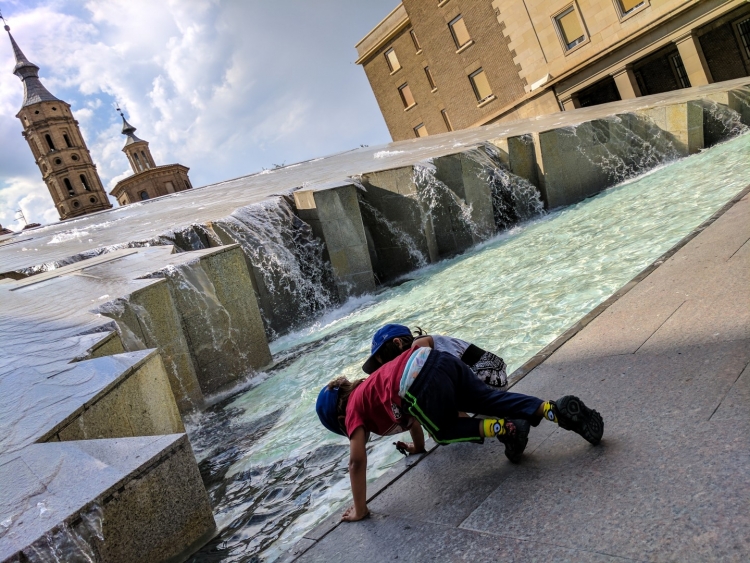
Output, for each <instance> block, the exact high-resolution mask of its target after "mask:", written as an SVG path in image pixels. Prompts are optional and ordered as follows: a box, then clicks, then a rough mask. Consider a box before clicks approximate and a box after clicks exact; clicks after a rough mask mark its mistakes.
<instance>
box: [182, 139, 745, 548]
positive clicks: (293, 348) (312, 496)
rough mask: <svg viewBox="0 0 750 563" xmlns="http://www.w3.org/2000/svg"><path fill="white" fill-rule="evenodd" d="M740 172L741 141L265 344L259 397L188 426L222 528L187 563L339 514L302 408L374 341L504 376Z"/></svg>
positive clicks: (308, 414)
mask: <svg viewBox="0 0 750 563" xmlns="http://www.w3.org/2000/svg"><path fill="white" fill-rule="evenodd" d="M749 162H750V135H748V134H745V135H743V136H741V137H738V138H736V139H734V140H732V141H729V142H727V143H724V144H722V145H718V146H716V147H713V148H711V149H709V150H706V151H703V152H702V153H700V154H698V155H695V156H692V157H689V158H686V159H682V160H679V161H677V162H673V163H671V164H669V165H666V166H661V167H659V168H657V169H655V170H652V171H650V172H648V173H646V174H644V175H641V176H639V177H637V178H634V179H631V180H629V181H626V182H624V183H622V184H620V185H618V186H616V187H614V188H611V189H609V190H607V191H605V192H603V193H601V194H600V195H598V196H596V197H594V198H591V199H588V200H586V201H584V202H582V203H580V204H578V205H575V206H572V207H569V208H565V209H561V210H555V211H552V212H551V213H548V214H546V215H539V216H537V217H535V218H532V219H530V220H527V221H526V222H524V223H522V224H520V225H517V226H515V227H513V228H511V230H509V231H506V232H504V233H502V234H500V235H498V236H496V237H495V238H493V239H492V240H490V241H488V242H486V243H484V244H482V245H480V246H478V247H475V248H473V249H471V250H470V251H468V252H466V253H464V254H462V255H460V256H458V257H455V258H453V259H450V260H446V261H443V262H440V263H438V264H433V265H430V266H425V267H423V268H421V269H420V270H418V271H416V272H413V273H411V274H410V275H409V276H408V279H406V280H402V281H403V283H400V284H399V285H397V286H394V287H390V288H388V289H385V290H383V291H381V292H379V293H377V294H375V295H368V296H365V297H362V298H359V299H356V300H351V301H349V302H348V303H347V304H345V305H344V306H343V307H341V308H339V309H336V310H334V311H330V312H328V313H327V314H326V315H325V316H323V317H321V318H319V319H318V320H317V321H316V322H315V323H314V324H312V325H310V326H308V327H306V328H304V329H302V330H298V331H296V332H293V333H291V334H288V335H286V336H283V337H282V338H280V339H278V340H276V341H275V342H274V343H273V344H272V352H273V354H274V358H275V360H276V365H275V367H274V368H273V369H271V370H269V371H268V373H267V374H265V375H264V379H263V380H262V381H261V382H260V383H258V382H257V381H256V383H255V384H254V385H253V386H252V387H251V388H249V389H246V390H244V391H241V392H238V393H236V394H235V395H233V396H231V397H229V398H226V399H224V400H223V401H221V402H219V403H217V404H216V405H215V406H214V407H213V408H211V409H209V410H207V411H206V412H204V413H203V414H201V415H200V416H199V417H197V418H196V419H194V420H193V421H192V423H191V424H190V428H189V434H190V438H191V442H192V444H193V448H194V450H195V454H196V456H197V458H198V461H199V462H200V468H201V472H202V475H203V478H204V482H205V483H206V486H207V489H208V491H209V495H210V497H211V502H212V504H213V506H214V513H215V517H216V520H217V523H218V525H219V528H220V534H219V535H218V537H217V538H216V539H215V540H214V541H212V542H211V543H210V544H208V545H207V546H206V547H204V548H203V549H202V550H201V551H200V552H199V553H197V554H196V555H195V556H194V557H193V558H192V559H191V561H193V562H196V563H198V562H213V561H222V562H249V561H273V560H275V559H277V558H278V557H279V556H280V555H281V554H282V553H283V552H284V551H285V550H286V549H289V547H291V545H293V544H294V543H295V542H296V541H297V540H298V539H299V538H300V537H301V536H302V534H303V533H304V532H305V531H307V530H309V529H311V528H312V527H313V526H314V525H315V524H316V523H318V522H320V521H321V520H322V519H324V518H325V517H326V516H328V515H329V514H331V513H332V512H333V511H335V510H337V509H339V508H340V507H341V505H342V503H344V502H347V501H348V499H349V483H348V476H347V470H346V463H347V459H348V458H347V453H348V444H347V442H346V440H345V439H344V438H341V437H338V436H334V435H333V434H331V433H330V432H328V431H326V430H325V429H324V428H323V427H322V426H321V425H320V424H319V423H318V420H317V418H316V416H315V413H314V403H315V398H316V396H317V393H318V390H319V389H320V387H321V386H322V385H323V384H324V383H326V382H327V381H328V380H329V379H331V378H333V377H334V376H338V375H346V376H348V377H350V378H355V377H360V376H362V375H363V374H362V372H361V371H360V366H361V364H362V363H363V361H364V360H365V359H366V357H367V355H368V350H369V341H370V337H371V335H372V334H373V332H374V331H375V330H376V329H377V328H378V327H380V326H381V325H383V324H384V323H387V322H401V323H404V324H407V325H409V326H411V327H414V326H415V325H419V326H421V327H423V328H425V329H426V330H428V331H429V332H431V333H435V334H450V335H455V336H458V337H460V338H463V339H465V340H469V341H471V342H475V343H477V344H478V345H480V346H482V347H484V348H487V349H489V350H492V351H495V352H497V353H499V354H500V355H502V356H503V357H504V358H505V360H506V361H507V363H508V364H509V373H510V371H512V370H513V369H515V368H517V367H518V366H520V365H521V364H522V363H523V362H524V361H525V360H526V359H528V358H529V357H531V356H532V355H534V353H536V352H537V351H538V350H540V349H541V348H543V347H544V346H545V345H546V344H548V343H549V342H551V341H552V340H553V339H554V338H556V337H557V336H558V335H559V334H561V333H562V332H563V331H564V330H565V329H566V328H567V327H569V326H570V325H571V324H573V323H574V322H576V321H577V320H578V319H579V318H580V317H582V316H583V315H584V314H586V313H587V312H588V311H590V310H591V309H592V308H593V307H595V306H596V305H597V304H598V303H600V302H602V301H603V300H604V299H606V298H607V297H609V296H610V295H611V294H612V293H613V292H614V291H616V290H617V289H618V288H620V287H621V286H623V285H624V284H625V283H626V282H627V281H629V280H630V279H631V278H633V277H634V276H635V275H636V274H637V273H638V272H639V271H641V270H642V269H643V268H644V267H645V266H647V265H648V264H650V263H651V262H653V261H654V260H655V259H656V258H657V257H659V256H660V255H661V254H663V253H664V252H665V251H667V250H668V249H669V248H670V247H672V246H673V245H674V244H675V243H677V242H678V241H679V240H680V239H682V238H683V237H684V236H686V235H687V234H688V233H690V232H691V231H692V230H693V229H694V228H695V227H697V226H698V225H699V224H700V223H701V222H702V221H704V220H705V219H706V218H708V217H709V216H711V215H712V214H713V213H714V212H715V211H716V210H718V209H719V208H720V207H721V206H722V205H724V204H725V203H726V202H727V201H728V200H729V199H731V198H732V197H733V196H734V195H736V194H737V193H738V192H739V191H741V190H742V189H743V188H744V187H745V186H746V185H747V184H748V182H749V181H750V174H748V171H749V169H750V167H748V163H749ZM392 442H393V438H392V437H391V438H389V439H383V440H374V441H372V442H371V443H370V445H369V451H368V456H369V463H368V477H369V478H370V479H375V478H376V477H377V476H379V475H381V474H382V473H383V472H385V471H386V470H387V469H388V468H389V467H390V466H391V465H392V464H393V463H394V462H395V461H396V460H398V459H399V457H400V454H398V453H397V452H396V451H395V449H394V448H393V446H392V445H391V443H392ZM478 447H480V446H478Z"/></svg>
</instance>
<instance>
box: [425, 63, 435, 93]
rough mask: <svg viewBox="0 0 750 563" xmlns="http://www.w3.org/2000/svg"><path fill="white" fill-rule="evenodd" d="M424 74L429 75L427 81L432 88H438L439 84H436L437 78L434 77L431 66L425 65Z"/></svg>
mask: <svg viewBox="0 0 750 563" xmlns="http://www.w3.org/2000/svg"><path fill="white" fill-rule="evenodd" d="M424 74H425V76H426V77H427V82H429V83H430V89H432V90H434V89H435V88H437V86H435V80H434V79H433V78H432V73H431V72H430V67H428V66H426V67H424Z"/></svg>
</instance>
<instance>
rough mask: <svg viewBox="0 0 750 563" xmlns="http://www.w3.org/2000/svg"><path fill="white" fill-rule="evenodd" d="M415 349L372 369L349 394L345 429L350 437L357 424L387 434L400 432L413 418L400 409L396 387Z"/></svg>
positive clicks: (409, 424) (408, 425) (407, 426)
mask: <svg viewBox="0 0 750 563" xmlns="http://www.w3.org/2000/svg"><path fill="white" fill-rule="evenodd" d="M415 350H417V348H412V349H409V350H407V351H406V352H403V353H402V354H401V355H400V356H399V357H397V358H396V359H394V360H391V361H390V362H388V363H387V364H385V365H383V366H382V367H380V368H379V369H378V370H376V371H374V372H373V373H372V374H371V375H370V376H369V377H368V378H367V379H365V380H364V381H363V382H362V383H360V384H359V386H358V387H357V388H356V389H355V390H354V391H352V394H351V395H349V402H348V404H347V405H346V433H347V434H348V435H349V437H350V438H351V436H352V434H353V433H354V431H355V430H356V429H357V428H359V427H360V426H364V427H365V430H367V431H368V432H374V433H375V434H380V435H381V436H389V435H391V434H400V433H401V432H404V431H405V430H408V429H409V427H410V426H411V425H412V423H413V422H414V419H413V418H412V417H411V416H410V415H409V414H408V413H407V412H405V411H402V410H401V397H399V396H398V390H399V386H400V385H401V376H402V375H403V373H404V368H405V367H406V362H407V361H408V360H409V356H411V354H412V353H413V352H414V351H415Z"/></svg>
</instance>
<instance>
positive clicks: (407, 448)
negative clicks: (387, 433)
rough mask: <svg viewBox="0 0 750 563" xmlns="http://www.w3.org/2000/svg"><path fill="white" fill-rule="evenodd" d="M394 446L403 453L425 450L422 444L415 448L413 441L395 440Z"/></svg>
mask: <svg viewBox="0 0 750 563" xmlns="http://www.w3.org/2000/svg"><path fill="white" fill-rule="evenodd" d="M395 446H396V449H397V450H398V451H399V452H401V453H402V454H404V455H407V454H408V455H414V454H423V453H424V452H425V449H424V446H423V447H422V448H420V449H417V447H416V446H415V445H414V443H413V442H395Z"/></svg>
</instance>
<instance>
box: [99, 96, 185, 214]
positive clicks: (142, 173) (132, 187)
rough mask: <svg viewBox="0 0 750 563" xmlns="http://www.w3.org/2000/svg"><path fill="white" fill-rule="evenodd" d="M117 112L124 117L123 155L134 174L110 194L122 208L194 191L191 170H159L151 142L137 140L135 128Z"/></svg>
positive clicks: (172, 167)
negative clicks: (149, 144) (152, 153)
mask: <svg viewBox="0 0 750 563" xmlns="http://www.w3.org/2000/svg"><path fill="white" fill-rule="evenodd" d="M117 111H119V112H120V117H122V134H123V135H125V136H126V137H127V139H126V140H125V146H124V147H122V152H124V153H125V154H126V155H127V157H128V161H129V162H130V167H131V168H132V169H133V172H134V174H133V175H132V176H128V177H127V178H125V179H124V180H121V181H119V182H117V184H116V185H115V187H114V189H113V190H112V191H111V192H109V194H110V195H111V196H113V197H114V198H115V199H117V202H118V203H119V204H120V205H128V204H129V203H136V202H139V201H145V200H147V199H151V198H154V197H159V196H163V195H169V194H172V193H175V192H181V191H183V190H189V189H190V188H192V187H193V186H192V185H191V184H190V178H188V170H190V169H189V168H188V167H187V166H183V165H182V164H166V165H163V166H157V165H156V163H155V162H154V157H152V156H151V151H150V150H149V148H148V142H146V141H144V140H143V139H139V138H138V137H136V135H135V127H133V126H132V125H131V124H130V123H128V120H127V119H125V115H124V114H123V113H122V111H120V108H117Z"/></svg>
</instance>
